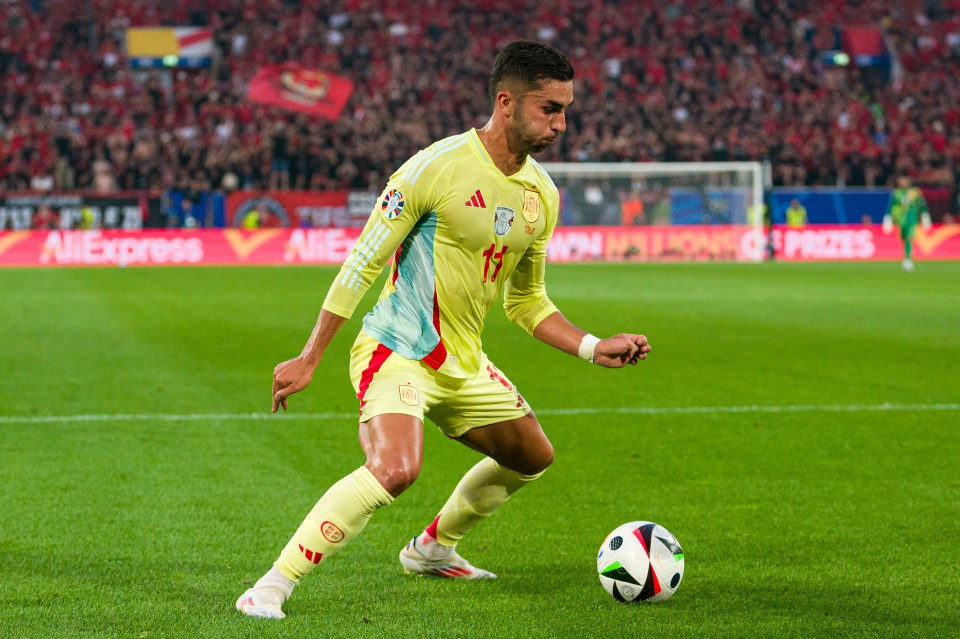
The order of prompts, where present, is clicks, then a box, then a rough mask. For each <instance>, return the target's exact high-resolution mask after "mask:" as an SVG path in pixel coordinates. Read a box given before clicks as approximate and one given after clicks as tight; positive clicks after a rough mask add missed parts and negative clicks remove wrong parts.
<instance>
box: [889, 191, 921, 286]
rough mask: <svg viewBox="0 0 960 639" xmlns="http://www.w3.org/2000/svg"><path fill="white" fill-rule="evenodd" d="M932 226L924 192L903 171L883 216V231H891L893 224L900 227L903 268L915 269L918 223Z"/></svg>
mask: <svg viewBox="0 0 960 639" xmlns="http://www.w3.org/2000/svg"><path fill="white" fill-rule="evenodd" d="M918 222H922V223H923V228H925V229H928V228H930V211H929V209H927V201H926V200H925V199H924V197H923V192H921V191H920V189H918V188H917V187H915V186H913V184H912V183H911V181H910V176H909V175H907V174H906V173H901V174H900V175H898V176H897V188H895V189H894V190H893V193H891V194H890V204H889V205H888V206H887V214H886V215H885V216H884V217H883V232H884V233H890V232H891V231H892V230H893V225H894V224H896V225H897V228H899V229H900V241H902V242H903V262H902V265H903V270H904V271H907V272H908V273H909V272H912V271H913V268H914V267H913V236H914V235H916V232H917V223H918Z"/></svg>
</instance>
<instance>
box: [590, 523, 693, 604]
mask: <svg viewBox="0 0 960 639" xmlns="http://www.w3.org/2000/svg"><path fill="white" fill-rule="evenodd" d="M597 572H598V573H599V575H600V583H601V584H603V587H604V588H605V589H606V591H607V592H608V593H610V594H611V595H612V596H613V598H614V599H616V600H617V601H650V602H653V601H666V600H667V599H669V598H670V597H672V596H673V593H675V592H676V591H677V588H679V587H680V581H681V580H682V579H683V550H682V549H681V548H680V544H679V543H678V542H677V538H676V537H674V536H673V535H671V534H670V531H668V530H667V529H666V528H664V527H663V526H660V525H659V524H655V523H653V522H651V521H632V522H630V523H629V524H623V525H622V526H618V527H616V528H615V529H614V530H613V532H611V533H610V534H609V535H607V538H606V539H604V540H603V544H602V545H601V546H600V552H599V554H598V555H597Z"/></svg>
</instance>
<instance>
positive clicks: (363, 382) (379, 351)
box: [357, 344, 393, 408]
mask: <svg viewBox="0 0 960 639" xmlns="http://www.w3.org/2000/svg"><path fill="white" fill-rule="evenodd" d="M392 353H393V351H392V350H390V349H389V348H387V347H386V346H384V345H383V344H377V348H376V349H374V351H373V355H371V356H370V362H369V363H368V364H367V367H366V368H365V369H363V373H361V374H360V388H359V390H357V399H359V400H360V408H363V404H364V401H363V396H364V395H366V393H367V389H368V388H370V382H372V381H373V376H374V374H376V372H377V371H378V370H380V367H381V366H383V363H384V362H385V361H387V358H388V357H390V355H391V354H392Z"/></svg>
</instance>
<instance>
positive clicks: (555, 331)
mask: <svg viewBox="0 0 960 639" xmlns="http://www.w3.org/2000/svg"><path fill="white" fill-rule="evenodd" d="M554 224H555V222H554ZM554 224H551V225H550V226H549V228H547V229H546V231H545V232H544V233H543V234H542V235H541V236H540V237H539V238H537V241H536V242H534V243H533V244H532V245H531V246H530V248H528V249H527V251H526V253H524V255H523V257H521V258H520V262H519V263H518V264H517V267H516V269H515V270H514V271H513V273H512V274H511V275H510V278H509V279H508V280H507V286H506V290H505V291H504V299H503V306H504V310H505V311H506V313H507V317H508V318H509V319H510V320H511V321H512V322H515V323H517V324H519V325H520V326H521V327H522V328H523V329H524V330H526V331H527V332H528V333H530V334H531V335H533V336H534V337H536V338H537V339H539V340H540V341H542V342H544V343H545V344H549V345H550V346H553V347H554V348H556V349H558V350H561V351H563V352H565V353H569V354H571V355H579V356H580V357H581V358H583V359H586V360H589V361H592V362H594V363H597V364H600V365H601V366H606V367H608V368H620V367H622V366H625V365H626V364H633V365H635V364H636V363H637V362H639V361H640V360H641V359H646V358H647V353H649V352H650V344H649V343H647V338H646V337H645V336H643V335H633V334H628V333H621V334H619V335H614V336H613V337H610V338H608V339H603V340H601V339H598V338H596V337H594V336H593V335H590V334H588V333H587V331H585V330H583V329H582V328H579V327H577V326H575V325H574V324H572V323H571V322H570V321H569V320H567V318H565V317H564V316H563V314H562V313H561V312H560V311H559V310H558V309H557V307H556V306H555V305H554V303H553V302H551V301H550V298H549V297H548V296H547V290H546V282H545V279H544V272H545V270H546V262H547V244H548V242H549V240H550V235H551V234H552V232H553V226H554Z"/></svg>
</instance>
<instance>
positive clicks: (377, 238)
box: [341, 222, 390, 291]
mask: <svg viewBox="0 0 960 639" xmlns="http://www.w3.org/2000/svg"><path fill="white" fill-rule="evenodd" d="M380 226H381V227H382V228H376V229H375V232H374V235H373V236H372V237H370V238H369V240H368V241H367V242H366V244H365V245H364V246H361V247H357V248H356V249H354V253H353V255H352V256H351V260H352V259H353V258H354V257H355V258H357V259H358V260H359V263H357V264H355V265H354V264H349V263H344V266H345V267H346V268H347V269H349V270H350V271H352V274H353V276H352V277H350V279H349V281H347V275H346V274H345V275H344V276H343V280H341V284H343V285H344V286H346V287H347V288H352V289H353V290H354V291H359V290H360V282H361V276H360V272H361V271H363V269H364V268H366V266H367V264H368V263H369V262H370V260H371V259H373V256H374V255H376V254H377V250H378V249H379V248H380V246H382V245H383V243H384V242H385V241H386V239H387V237H388V236H389V235H390V228H389V227H388V226H386V225H385V224H383V223H382V222H380ZM361 258H362V259H361ZM351 260H348V262H350V261H351Z"/></svg>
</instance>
